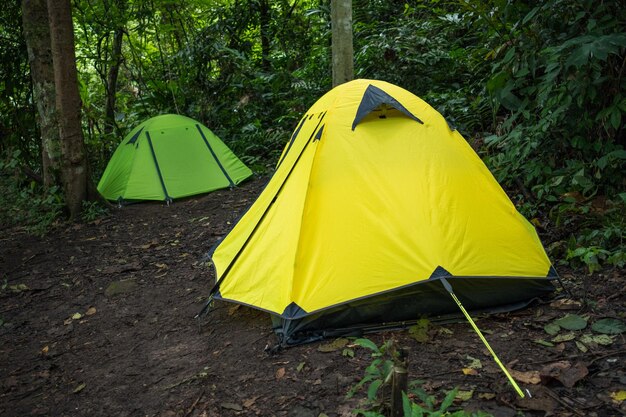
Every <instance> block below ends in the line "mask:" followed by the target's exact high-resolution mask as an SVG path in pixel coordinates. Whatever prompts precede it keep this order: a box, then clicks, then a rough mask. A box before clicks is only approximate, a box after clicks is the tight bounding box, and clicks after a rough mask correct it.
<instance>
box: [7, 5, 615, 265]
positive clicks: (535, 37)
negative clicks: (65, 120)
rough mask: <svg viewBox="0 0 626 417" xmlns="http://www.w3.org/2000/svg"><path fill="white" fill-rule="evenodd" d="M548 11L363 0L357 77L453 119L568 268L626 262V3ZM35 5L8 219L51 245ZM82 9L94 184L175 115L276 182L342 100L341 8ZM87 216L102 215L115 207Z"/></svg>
mask: <svg viewBox="0 0 626 417" xmlns="http://www.w3.org/2000/svg"><path fill="white" fill-rule="evenodd" d="M31 3H34V1H31ZM539 3H540V4H539V5H538V6H537V5H536V3H535V2H530V1H519V0H508V1H507V0H486V1H473V0H458V1H444V0H441V1H439V0H430V1H404V0H402V1H401V0H368V1H365V0H353V35H354V68H355V77H356V78H373V79H381V80H385V81H389V82H392V83H394V84H397V85H399V86H401V87H403V88H405V89H407V90H409V91H411V92H413V93H415V94H416V95H418V96H420V97H421V98H422V99H424V100H426V101H427V102H428V103H430V104H431V105H432V106H433V107H435V108H436V109H438V110H439V111H440V112H441V113H442V114H443V115H444V116H445V117H446V118H447V119H449V120H451V121H453V122H454V123H455V124H456V126H457V128H458V129H459V131H460V132H461V133H462V134H463V135H464V136H465V138H466V139H467V140H468V142H469V143H470V144H471V145H472V146H473V147H474V149H476V150H477V152H478V153H479V154H480V155H481V157H482V158H483V160H484V161H485V162H486V164H487V165H488V167H489V168H490V169H491V171H492V172H493V174H494V175H495V176H496V178H497V179H498V181H499V182H500V183H501V184H502V185H503V186H504V187H505V189H506V190H507V192H508V193H509V195H510V196H511V198H512V199H513V200H514V202H515V203H516V205H517V207H518V208H519V209H520V210H521V212H522V213H523V214H524V215H525V216H526V217H527V218H529V219H530V220H531V221H532V223H533V224H534V225H535V226H536V227H537V228H538V230H539V231H540V233H541V234H543V235H544V236H543V237H544V242H545V243H546V246H547V249H548V251H549V253H550V255H551V257H552V259H553V260H555V261H557V260H560V262H561V263H567V264H571V265H572V266H575V267H579V266H585V267H587V268H588V269H589V271H590V272H593V271H595V270H598V269H600V268H601V267H603V266H618V267H623V266H624V264H625V263H626V244H625V242H624V231H625V230H626V224H625V216H624V213H625V212H626V187H625V185H626V184H625V177H624V169H625V166H626V164H625V162H626V150H625V149H624V147H625V144H626V137H625V135H624V121H625V120H626V118H625V117H624V114H625V113H626V94H625V93H624V91H625V89H624V86H625V85H626V79H625V74H624V72H625V71H624V70H625V67H626V53H625V51H626V33H624V22H625V21H626V4H624V1H610V2H609V1H592V0H588V1H584V0H547V1H543V2H539ZM22 11H23V9H22V4H21V2H20V1H17V0H11V1H8V2H6V3H5V4H3V7H2V8H1V9H0V80H1V81H0V137H1V138H2V139H1V142H0V206H1V208H0V216H1V217H0V219H1V221H0V224H3V225H16V224H19V225H23V226H24V227H27V228H29V230H30V231H32V232H34V233H44V232H45V231H46V230H48V229H49V228H50V227H51V226H52V225H54V224H55V222H59V221H60V220H59V219H62V218H63V215H64V207H65V202H64V197H63V193H62V190H61V189H60V188H61V186H60V185H58V184H54V183H52V184H50V183H48V184H44V181H43V180H42V178H43V175H42V169H43V165H44V163H45V162H44V161H42V139H41V137H42V127H41V122H40V121H38V119H37V111H38V110H37V107H38V105H41V103H40V102H39V101H38V98H37V97H38V95H37V94H38V92H37V91H36V88H35V89H34V87H33V81H32V77H31V66H30V65H29V56H28V50H27V44H26V42H25V36H24V34H25V30H24V29H25V28H27V26H28V23H29V22H30V23H32V21H30V20H29V19H28V18H26V19H23V16H22ZM72 15H73V24H74V36H75V49H76V66H77V70H78V78H79V92H80V99H81V100H82V130H83V133H84V143H85V146H86V151H87V155H88V161H89V167H90V177H91V180H92V181H93V182H94V183H97V181H98V179H99V178H100V175H101V174H102V172H103V170H104V168H105V166H106V163H107V162H108V160H109V158H110V156H111V155H112V153H113V152H114V150H115V148H116V146H117V144H118V143H119V142H120V141H121V139H122V138H123V136H124V135H125V134H126V133H127V132H128V131H129V130H130V129H131V128H132V127H133V126H135V125H136V124H138V123H140V122H141V121H143V120H145V119H146V118H149V117H152V116H155V115H157V114H161V113H179V114H183V115H187V116H190V117H192V118H195V119H198V120H200V121H202V122H203V123H205V124H206V125H207V126H208V127H209V128H211V129H212V130H213V131H214V132H215V133H216V134H218V136H220V137H221V138H222V140H224V142H226V143H227V144H228V146H229V147H231V149H233V150H234V152H235V153H236V154H237V155H239V156H240V157H241V159H242V160H243V161H244V162H245V163H246V164H248V165H249V166H250V167H251V168H252V169H254V170H255V171H256V172H257V173H259V174H270V173H271V170H272V167H273V166H274V164H275V163H276V161H277V158H278V156H279V154H280V152H281V149H282V147H283V145H284V144H285V143H286V141H287V140H288V138H289V136H290V133H291V131H292V130H293V129H294V128H295V126H296V123H297V121H298V119H299V118H300V116H301V114H302V113H303V112H304V111H306V109H307V108H308V107H309V106H311V105H312V104H313V103H314V102H315V100H316V99H317V98H319V97H320V96H321V95H322V94H323V93H325V92H326V91H328V90H329V89H330V88H331V81H332V80H331V75H332V74H331V17H330V1H329V0H317V1H311V0H149V1H143V0H141V1H135V0H98V1H96V0H73V1H72ZM83 204H84V205H83V218H85V219H91V218H93V217H95V216H97V215H99V214H101V212H102V211H103V210H105V209H104V207H103V206H102V205H100V204H99V203H97V202H85V203H83Z"/></svg>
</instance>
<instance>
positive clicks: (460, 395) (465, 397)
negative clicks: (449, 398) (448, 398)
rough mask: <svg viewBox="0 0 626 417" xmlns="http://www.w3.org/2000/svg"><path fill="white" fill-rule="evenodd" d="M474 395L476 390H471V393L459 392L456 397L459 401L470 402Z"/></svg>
mask: <svg viewBox="0 0 626 417" xmlns="http://www.w3.org/2000/svg"><path fill="white" fill-rule="evenodd" d="M473 395H474V390H470V391H461V390H459V391H457V392H456V397H454V399H455V400H459V401H468V400H471V399H472V396H473Z"/></svg>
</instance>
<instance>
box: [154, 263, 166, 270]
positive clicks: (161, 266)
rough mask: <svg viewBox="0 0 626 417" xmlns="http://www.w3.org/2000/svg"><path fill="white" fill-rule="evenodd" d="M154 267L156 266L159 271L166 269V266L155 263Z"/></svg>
mask: <svg viewBox="0 0 626 417" xmlns="http://www.w3.org/2000/svg"><path fill="white" fill-rule="evenodd" d="M154 266H156V267H157V268H159V269H164V268H167V264H160V263H156V264H154Z"/></svg>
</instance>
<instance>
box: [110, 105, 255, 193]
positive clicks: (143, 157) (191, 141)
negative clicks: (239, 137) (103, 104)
mask: <svg viewBox="0 0 626 417" xmlns="http://www.w3.org/2000/svg"><path fill="white" fill-rule="evenodd" d="M251 175H252V171H250V169H249V168H248V167H247V166H245V165H244V164H243V162H241V161H240V160H239V158H237V157H236V156H235V154H233V152H232V151H231V150H230V149H228V147H227V146H226V145H225V144H224V143H223V142H222V141H221V140H220V138H218V137H217V136H216V135H215V134H214V133H213V132H211V131H210V130H209V129H208V128H207V127H206V126H203V125H202V124H201V123H199V122H197V121H195V120H193V119H190V118H189V117H185V116H179V115H175V114H164V115H161V116H156V117H153V118H151V119H148V120H146V121H145V122H143V123H141V124H140V125H139V126H137V127H135V128H134V129H133V130H131V132H130V133H129V134H128V135H126V137H125V138H124V140H122V143H120V145H119V146H118V148H117V149H116V150H115V153H114V154H113V156H112V157H111V160H110V161H109V164H108V165H107V167H106V169H105V170H104V174H102V178H101V179H100V183H99V184H98V191H99V192H100V194H102V195H103V196H104V197H105V198H106V199H107V200H114V201H121V200H164V201H168V202H169V201H171V200H172V199H173V198H181V197H186V196H190V195H194V194H200V193H206V192H209V191H213V190H217V189H220V188H226V187H233V186H235V185H237V184H239V183H240V182H241V181H243V180H245V179H246V178H248V177H249V176H251Z"/></svg>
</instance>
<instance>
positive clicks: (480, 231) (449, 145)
mask: <svg viewBox="0 0 626 417" xmlns="http://www.w3.org/2000/svg"><path fill="white" fill-rule="evenodd" d="M212 258H213V263H214V265H215V268H216V275H217V282H216V285H215V286H214V288H213V290H212V291H211V296H212V297H213V298H215V299H223V300H228V301H233V302H237V303H241V304H245V305H249V306H252V307H255V308H258V309H262V310H265V311H268V312H270V313H272V315H273V317H274V319H275V328H276V330H277V333H278V334H279V336H280V337H281V340H282V342H283V343H286V344H290V343H297V342H298V341H302V340H311V337H313V338H314V337H317V336H318V335H324V334H326V335H328V334H330V333H328V332H329V331H331V330H332V329H348V330H346V331H348V332H350V331H352V329H354V328H363V326H370V325H376V324H380V323H390V322H397V321H404V320H410V319H416V318H419V317H420V315H423V314H429V315H444V314H448V313H453V312H455V311H458V310H457V309H458V307H457V306H456V305H455V303H454V301H453V300H452V299H451V298H450V297H449V296H448V295H447V292H446V290H445V289H444V287H443V285H442V283H441V282H440V280H441V279H442V278H447V281H448V282H449V283H450V285H452V286H453V287H454V289H455V292H456V293H457V295H458V296H459V298H460V299H461V300H462V301H463V303H464V304H465V305H466V306H467V307H468V308H469V309H471V310H474V311H478V310H492V311H493V310H494V309H511V308H515V307H520V306H521V305H524V304H526V303H527V302H528V301H529V300H530V299H532V298H534V297H536V296H539V295H542V294H545V293H547V292H550V291H552V290H553V285H552V283H551V279H552V278H555V277H556V272H555V271H554V269H553V268H552V267H551V265H550V261H549V260H548V257H547V256H546V253H545V251H544V249H543V247H542V245H541V242H540V241H539V238H538V236H537V233H536V231H535V229H534V228H533V226H532V225H531V224H530V223H529V222H528V221H527V220H526V219H525V218H524V217H523V216H522V215H520V214H519V213H518V212H517V210H516V209H515V207H514V205H513V204H512V203H511V201H510V200H509V198H508V197H507V195H506V194H505V193H504V191H503V190H502V189H501V188H500V186H499V184H498V183H497V181H496V180H495V179H494V178H493V176H492V175H491V173H490V172H489V170H488V169H487V168H486V166H485V165H484V164H483V162H482V161H481V159H480V158H479V157H478V156H477V155H476V153H475V152H474V151H473V150H472V148H471V147H470V146H469V145H468V144H467V142H466V141H465V140H464V139H463V137H462V136H461V135H460V134H459V133H458V132H457V131H456V130H454V129H451V128H450V127H449V125H448V123H447V122H446V120H445V119H444V118H443V117H442V116H441V115H440V114H439V113H438V112H437V111H435V110H434V109H433V108H432V107H430V106H429V105H428V104H427V103H425V102H424V101H422V100H421V99H419V98H418V97H416V96H415V95H413V94H411V93H410V92H408V91H406V90H404V89H402V88H400V87H397V86H395V85H392V84H389V83H386V82H381V81H373V80H355V81H352V82H349V83H346V84H343V85H340V86H338V87H336V88H334V89H333V90H331V91H330V92H328V93H327V94H325V95H324V96H323V97H322V98H320V99H319V100H318V101H317V102H316V103H315V104H314V105H313V106H312V107H311V108H310V109H309V111H308V112H307V113H306V114H305V115H304V116H303V117H302V119H301V121H300V122H299V124H298V126H297V128H296V130H295V131H294V132H293V134H292V136H291V139H290V140H289V142H288V143H287V145H286V146H285V149H284V151H283V154H282V156H281V158H280V160H279V163H278V166H277V169H276V172H275V173H274V175H273V177H272V178H271V180H270V181H269V183H268V185H267V186H266V188H265V189H264V190H263V192H262V193H261V195H260V196H259V197H258V199H257V200H256V201H255V202H254V204H253V205H252V206H251V207H250V209H249V210H248V211H247V212H246V213H245V215H244V216H243V217H242V218H241V219H240V220H239V222H238V223H237V224H236V225H235V227H234V228H233V229H232V231H231V232H230V233H229V234H228V235H227V236H226V237H225V238H224V239H223V241H222V242H220V243H219V245H218V246H217V247H216V249H215V250H214V252H213V254H212ZM342 331H343V330H342ZM333 334H337V333H333Z"/></svg>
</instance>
